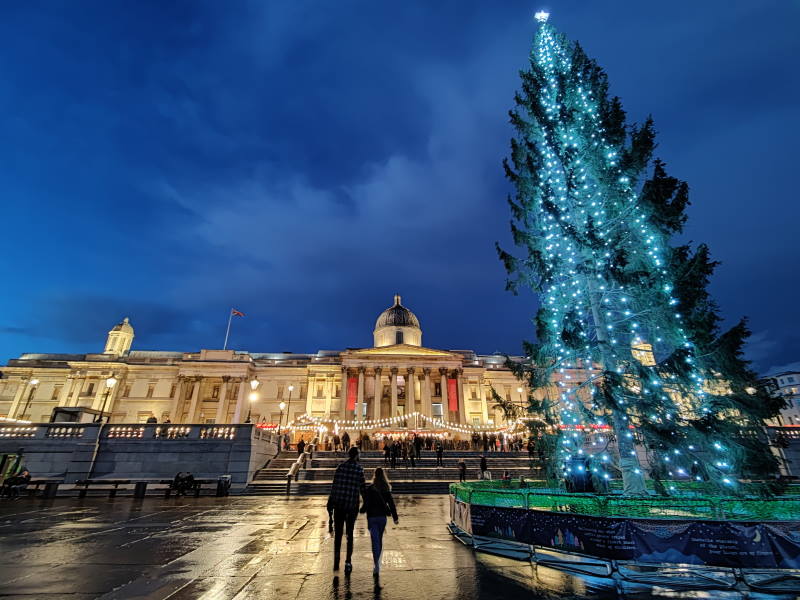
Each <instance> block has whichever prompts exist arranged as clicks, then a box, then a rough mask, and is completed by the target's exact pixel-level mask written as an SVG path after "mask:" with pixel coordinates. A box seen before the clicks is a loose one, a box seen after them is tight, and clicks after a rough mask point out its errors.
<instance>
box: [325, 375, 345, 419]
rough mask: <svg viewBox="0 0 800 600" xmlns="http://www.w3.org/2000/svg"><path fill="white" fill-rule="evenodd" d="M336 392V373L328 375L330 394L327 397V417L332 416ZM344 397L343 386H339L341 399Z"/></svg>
mask: <svg viewBox="0 0 800 600" xmlns="http://www.w3.org/2000/svg"><path fill="white" fill-rule="evenodd" d="M335 390H336V373H328V393H327V394H326V397H325V416H326V417H329V416H330V415H331V406H333V392H334V391H335ZM341 397H342V386H339V399H341Z"/></svg>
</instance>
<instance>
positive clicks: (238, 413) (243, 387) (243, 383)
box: [231, 377, 250, 424]
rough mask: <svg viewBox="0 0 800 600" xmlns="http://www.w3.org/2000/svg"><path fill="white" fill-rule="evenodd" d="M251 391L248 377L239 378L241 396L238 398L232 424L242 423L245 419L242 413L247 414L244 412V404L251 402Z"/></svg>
mask: <svg viewBox="0 0 800 600" xmlns="http://www.w3.org/2000/svg"><path fill="white" fill-rule="evenodd" d="M249 391H250V386H249V385H247V377H239V396H238V397H237V398H236V410H235V411H234V412H233V421H231V422H232V423H234V424H235V423H241V422H242V420H243V419H244V417H243V416H242V413H244V414H247V413H246V411H245V410H244V403H245V402H249V400H248V399H247V393H248V392H249Z"/></svg>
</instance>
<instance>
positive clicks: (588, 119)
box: [498, 13, 779, 494]
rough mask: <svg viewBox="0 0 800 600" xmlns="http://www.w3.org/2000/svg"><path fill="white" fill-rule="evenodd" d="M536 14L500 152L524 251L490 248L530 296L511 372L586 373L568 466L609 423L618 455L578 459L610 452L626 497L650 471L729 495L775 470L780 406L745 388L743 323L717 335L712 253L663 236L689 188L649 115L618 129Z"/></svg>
mask: <svg viewBox="0 0 800 600" xmlns="http://www.w3.org/2000/svg"><path fill="white" fill-rule="evenodd" d="M537 19H539V20H540V26H539V29H538V32H537V34H536V37H535V40H534V46H533V50H532V52H531V55H530V65H529V68H528V69H527V70H525V71H522V72H521V73H520V76H521V79H522V89H521V91H520V92H518V93H517V94H516V95H515V103H516V108H514V109H513V110H511V111H510V117H511V124H512V125H513V127H514V129H515V131H516V136H515V137H514V138H513V139H512V140H511V154H510V161H508V160H506V161H505V162H504V166H505V170H506V175H507V177H508V178H509V180H510V181H511V182H512V183H513V185H514V187H515V189H516V194H515V196H514V197H513V198H512V197H509V205H510V207H511V213H512V217H513V219H512V223H511V230H512V234H513V239H514V242H515V244H516V245H517V246H519V247H520V248H522V256H513V255H512V254H509V253H507V252H505V251H503V250H502V249H500V248H499V247H498V252H499V254H500V257H501V259H502V260H503V261H504V263H505V266H506V268H507V270H508V272H509V275H510V278H509V283H508V285H509V289H511V290H512V291H513V290H516V289H517V288H518V286H528V287H530V288H532V289H533V290H534V291H535V292H536V293H538V295H539V299H540V308H539V311H538V314H537V315H536V333H537V343H536V344H527V345H526V348H525V351H526V356H527V357H528V358H527V360H526V361H525V362H524V363H523V364H521V365H519V366H518V374H519V375H520V376H524V377H526V378H528V379H529V380H530V383H531V384H532V385H534V386H539V385H542V384H547V383H548V382H551V381H552V380H553V377H554V375H555V374H556V373H559V372H560V373H574V372H581V369H584V371H582V372H585V373H590V376H589V377H587V378H586V380H585V381H579V382H575V384H574V385H565V386H563V387H562V388H561V397H560V398H559V400H558V407H559V410H560V421H561V428H562V431H563V429H564V428H567V430H568V431H569V435H563V433H562V434H561V435H560V439H559V440H558V443H557V444H552V443H551V444H549V445H550V446H551V447H553V448H557V450H556V452H555V454H556V456H555V457H552V458H555V459H556V462H557V464H558V465H559V468H561V469H564V471H563V473H565V474H566V472H567V470H568V469H569V468H570V467H569V465H570V464H573V463H571V462H570V459H576V458H584V457H586V453H587V451H586V449H585V444H584V439H583V433H582V432H583V431H584V430H586V429H588V428H590V427H593V426H594V427H599V428H604V427H606V426H608V427H609V428H610V430H611V431H612V432H613V436H614V441H615V444H614V446H615V447H616V451H617V456H616V457H613V458H612V457H610V456H608V454H606V453H605V452H604V451H601V452H602V456H600V452H598V453H597V454H598V456H595V457H593V458H594V460H590V461H589V463H588V464H597V463H598V462H599V463H601V464H602V462H604V461H605V462H608V463H614V462H615V463H616V467H617V468H618V469H619V471H620V472H621V473H622V478H623V482H624V491H625V493H628V494H641V493H644V492H645V488H644V482H643V471H644V470H645V469H649V472H650V475H651V476H652V477H653V478H654V479H656V480H657V481H658V482H660V481H662V480H666V479H676V480H681V479H691V478H694V479H697V480H704V481H705V480H708V481H712V482H714V483H716V484H717V485H719V486H721V487H722V488H725V489H726V490H727V491H729V492H732V491H735V490H736V488H737V480H738V479H740V478H744V477H748V476H750V475H752V474H758V476H759V477H765V476H767V475H769V474H770V473H773V472H774V471H775V470H776V463H775V459H774V458H773V456H772V455H771V454H770V453H769V452H768V451H767V450H766V449H765V447H764V445H763V440H762V436H761V433H760V432H761V431H762V425H763V419H765V418H768V417H771V416H774V415H775V414H776V412H777V410H778V409H779V405H778V402H779V401H776V400H773V399H771V398H770V397H769V396H767V395H766V394H765V393H763V392H761V391H757V388H756V386H755V385H754V380H755V375H754V373H753V372H751V370H750V369H749V368H748V363H747V362H746V361H745V360H744V358H743V355H742V346H743V344H744V341H745V340H746V338H747V336H748V335H749V332H748V330H747V327H746V324H745V322H744V321H742V322H740V323H739V324H737V325H736V326H735V327H733V328H732V329H731V330H730V331H727V332H725V333H722V332H721V331H720V317H719V314H718V308H717V306H716V304H715V303H714V301H713V300H712V299H711V298H710V296H709V294H708V292H707V289H706V287H707V285H708V281H709V277H710V276H711V274H712V273H713V271H714V267H715V266H716V263H715V262H714V261H712V260H711V258H710V256H709V251H708V248H707V247H706V246H704V245H700V246H699V247H697V248H695V249H693V248H691V247H690V246H688V245H681V246H671V245H670V238H671V237H672V236H673V235H675V234H677V233H680V232H681V230H682V228H683V225H684V223H685V221H686V213H685V209H686V207H687V205H688V204H689V196H688V186H687V184H686V183H684V182H681V181H678V180H677V179H675V178H674V177H671V176H669V175H668V174H667V171H666V168H665V164H664V163H663V162H661V161H660V160H658V159H654V158H653V153H654V149H655V130H654V126H653V122H652V120H651V119H650V118H648V119H647V120H646V121H645V122H644V123H643V124H641V125H636V124H633V125H628V124H627V123H626V115H625V112H624V110H623V108H622V104H621V102H620V100H619V99H618V98H616V97H610V96H609V94H608V81H607V78H606V75H605V73H604V72H603V70H602V69H601V68H600V67H599V66H598V65H597V63H596V62H595V61H594V60H592V59H590V58H589V57H587V55H586V54H585V53H584V51H583V49H582V48H581V46H580V45H579V44H577V43H572V42H570V41H568V40H567V39H566V37H564V36H563V35H561V34H559V33H558V32H556V30H555V29H554V28H553V27H552V26H551V25H550V24H549V23H547V17H546V15H543V14H541V13H540V14H537ZM589 368H591V369H592V370H586V369H589ZM637 443H638V444H640V445H642V446H644V448H646V449H647V455H648V460H647V461H646V462H647V464H646V465H643V464H641V462H640V460H639V457H638V455H637V453H636V446H637ZM589 454H591V452H589ZM659 489H660V490H661V491H664V492H666V491H667V490H666V488H665V487H664V486H663V485H659Z"/></svg>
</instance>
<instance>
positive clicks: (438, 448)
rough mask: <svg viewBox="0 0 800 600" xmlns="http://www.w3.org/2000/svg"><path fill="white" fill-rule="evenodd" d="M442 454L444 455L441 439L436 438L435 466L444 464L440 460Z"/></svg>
mask: <svg viewBox="0 0 800 600" xmlns="http://www.w3.org/2000/svg"><path fill="white" fill-rule="evenodd" d="M443 456H444V446H443V445H442V441H441V440H437V441H436V466H437V467H443V466H444V462H443V460H442V457H443Z"/></svg>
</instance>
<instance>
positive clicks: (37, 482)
mask: <svg viewBox="0 0 800 600" xmlns="http://www.w3.org/2000/svg"><path fill="white" fill-rule="evenodd" d="M62 483H64V478H63V477H39V478H37V479H31V480H30V481H29V482H28V485H27V486H26V487H25V491H26V492H28V496H35V495H36V494H37V493H38V492H39V487H40V486H44V489H42V498H55V497H56V494H57V493H58V486H59V485H61V484H62Z"/></svg>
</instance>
